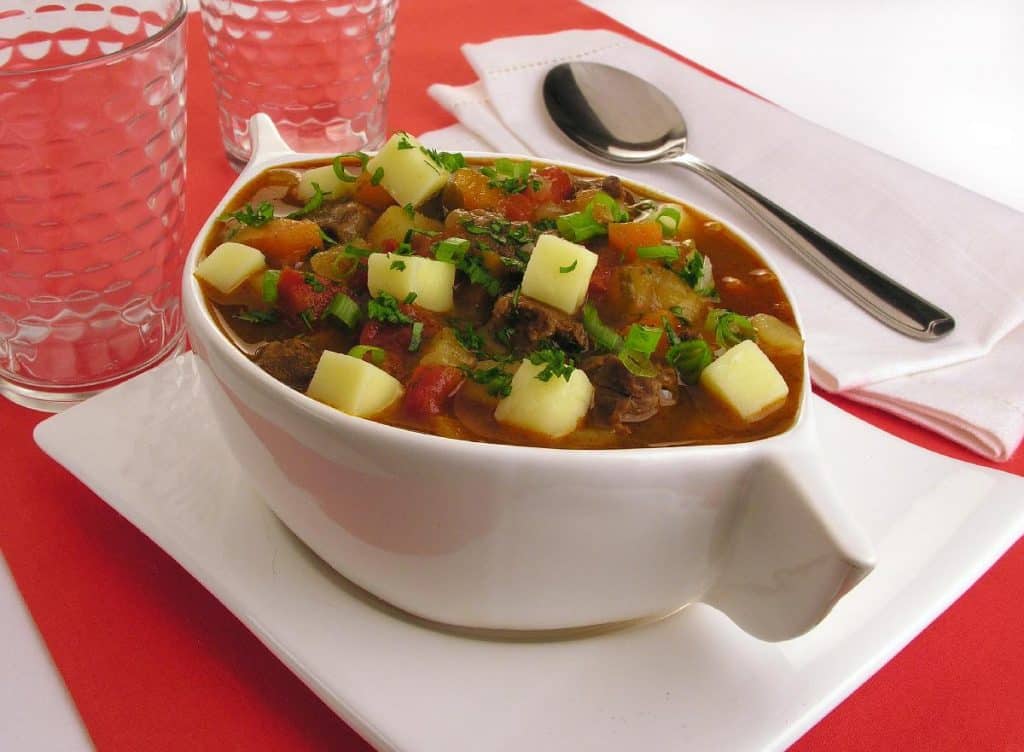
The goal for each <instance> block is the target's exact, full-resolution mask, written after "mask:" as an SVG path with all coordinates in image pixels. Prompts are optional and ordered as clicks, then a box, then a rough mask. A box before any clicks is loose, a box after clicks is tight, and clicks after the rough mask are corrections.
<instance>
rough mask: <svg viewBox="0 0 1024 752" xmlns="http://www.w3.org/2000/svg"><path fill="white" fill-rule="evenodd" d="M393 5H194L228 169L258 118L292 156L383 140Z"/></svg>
mask: <svg viewBox="0 0 1024 752" xmlns="http://www.w3.org/2000/svg"><path fill="white" fill-rule="evenodd" d="M397 6H398V1H397V0H356V2H346V1H345V0H201V2H200V7H201V9H202V16H203V29H204V30H205V33H206V40H207V43H208V45H209V50H210V65H211V66H212V68H213V82H214V87H215V88H216V90H217V100H218V108H219V111H220V131H221V137H222V138H223V140H224V149H225V151H226V152H227V155H228V160H229V161H230V162H231V163H232V165H234V167H235V168H236V169H241V167H242V166H243V165H244V164H245V163H246V161H248V159H249V154H250V141H249V118H250V117H252V116H253V115H255V114H256V113H257V112H265V113H266V114H267V115H269V116H270V118H271V119H272V120H273V121H274V123H275V124H276V125H277V128H278V130H279V131H280V132H281V136H282V137H283V138H284V140H285V141H286V142H287V143H288V145H289V146H291V147H292V148H293V149H295V150H296V151H301V152H309V151H317V152H332V151H333V152H347V151H355V150H357V149H361V148H364V147H366V148H374V147H376V146H379V145H380V144H381V143H382V142H383V140H384V121H385V117H386V115H387V95H388V86H389V84H390V79H389V74H388V64H389V62H390V59H391V42H392V40H393V39H394V36H395V11H396V9H397Z"/></svg>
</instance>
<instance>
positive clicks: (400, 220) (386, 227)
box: [366, 206, 444, 248]
mask: <svg viewBox="0 0 1024 752" xmlns="http://www.w3.org/2000/svg"><path fill="white" fill-rule="evenodd" d="M414 228H415V229H417V230H429V231H433V232H440V231H441V230H443V229H444V225H443V224H441V223H440V222H438V221H437V220H436V219H431V218H430V217H427V216H425V215H423V214H420V213H419V212H418V211H414V212H413V214H412V216H409V212H407V211H406V210H405V209H404V208H403V207H401V206H389V207H388V208H387V209H385V210H384V213H383V214H381V215H380V217H378V218H377V221H376V222H374V223H373V227H371V228H370V232H369V233H368V234H367V235H366V240H367V242H368V243H369V244H370V245H371V246H373V247H374V248H380V247H382V246H383V244H384V241H385V240H394V241H395V242H396V243H401V242H402V241H403V240H405V235H406V233H407V232H409V230H412V229H414Z"/></svg>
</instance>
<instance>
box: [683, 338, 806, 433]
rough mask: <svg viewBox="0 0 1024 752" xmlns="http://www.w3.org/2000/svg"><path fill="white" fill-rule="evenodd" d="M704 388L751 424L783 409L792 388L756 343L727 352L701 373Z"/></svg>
mask: <svg viewBox="0 0 1024 752" xmlns="http://www.w3.org/2000/svg"><path fill="white" fill-rule="evenodd" d="M700 385H701V386H702V387H704V388H705V389H707V390H708V392H710V393H711V394H712V395H714V396H715V397H716V398H718V399H719V400H721V401H722V402H724V403H725V404H726V405H728V406H729V407H731V408H732V409H733V410H735V411H736V414H737V415H739V416H740V417H741V418H742V419H743V420H745V421H747V422H748V423H750V422H753V421H755V420H759V419H760V418H763V417H764V416H766V415H768V414H769V413H771V412H772V411H774V410H776V409H777V408H779V407H781V406H782V403H783V402H784V401H785V399H786V395H787V394H789V387H788V386H787V385H786V381H785V379H783V378H782V374H780V373H779V371H778V369H776V368H775V365H774V364H773V363H772V362H771V361H770V360H768V356H767V355H765V354H764V353H763V352H762V351H761V348H760V347H758V346H757V344H756V343H755V342H754V341H753V340H749V339H748V340H744V341H743V342H740V343H739V344H738V345H734V346H733V347H730V348H729V349H728V350H726V351H725V353H724V354H723V355H721V356H720V357H719V358H718V359H717V360H715V361H713V362H712V363H711V365H709V366H708V367H707V368H705V369H704V370H703V371H702V372H701V374H700Z"/></svg>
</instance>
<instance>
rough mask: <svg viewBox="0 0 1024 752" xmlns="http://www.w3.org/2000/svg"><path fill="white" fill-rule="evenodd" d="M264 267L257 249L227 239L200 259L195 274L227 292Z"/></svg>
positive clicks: (264, 262) (265, 264)
mask: <svg viewBox="0 0 1024 752" xmlns="http://www.w3.org/2000/svg"><path fill="white" fill-rule="evenodd" d="M266 267H267V261H266V259H265V258H264V257H263V254H262V253H260V252H259V251H258V250H256V249H255V248H253V247H251V246H248V245H243V244H242V243H234V242H230V241H229V242H227V243H221V244H220V245H219V246H217V247H216V248H214V249H213V252H212V253H210V255H209V256H207V257H206V258H204V259H203V260H202V261H200V262H199V263H198V264H197V265H196V271H195V275H196V276H197V277H199V279H201V280H203V281H204V282H206V283H207V284H208V285H211V286H213V287H215V288H217V289H218V290H219V291H220V292H223V293H228V292H231V291H232V290H234V289H235V288H236V287H238V286H239V285H240V284H242V283H243V282H244V281H245V280H246V279H247V278H249V277H250V276H252V275H253V274H256V273H257V272H261V271H263V270H264V269H265V268H266Z"/></svg>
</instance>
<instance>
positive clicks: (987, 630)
mask: <svg viewBox="0 0 1024 752" xmlns="http://www.w3.org/2000/svg"><path fill="white" fill-rule="evenodd" d="M190 24H191V28H190V30H189V31H190V35H191V36H190V60H189V65H190V68H191V69H190V73H189V131H188V139H189V144H188V148H189V166H188V170H189V172H188V191H189V195H188V205H189V214H188V224H189V237H192V235H193V234H194V233H195V232H196V230H197V228H198V227H199V225H200V224H201V222H202V221H203V219H204V218H205V217H206V215H207V214H208V212H209V211H210V209H212V207H213V205H214V203H215V202H216V200H217V199H218V198H219V197H220V195H221V194H222V192H223V191H224V190H225V188H226V187H227V186H228V184H229V183H230V182H231V181H232V180H233V179H234V174H233V173H232V172H231V171H230V169H229V168H228V166H227V163H226V162H225V160H224V158H223V154H222V152H221V147H220V143H219V136H218V133H217V127H216V119H215V117H214V112H215V110H214V102H213V93H212V90H211V87H210V81H209V71H208V69H207V65H206V60H205V46H204V43H203V39H202V36H201V33H200V30H199V24H198V18H197V17H193V18H192V19H191V20H190ZM571 27H577V28H611V29H615V30H618V31H624V29H622V27H620V26H619V25H618V24H616V23H614V22H612V21H610V20H609V19H607V18H605V17H604V16H602V15H601V14H599V13H597V12H595V11H592V10H590V9H588V8H585V7H583V6H581V5H577V4H575V3H572V2H567V1H559V0H506V1H505V2H502V3H488V2H480V1H479V0H443V2H442V1H439V2H427V0H402V6H401V10H400V12H399V34H398V41H397V44H396V48H395V58H394V66H393V85H392V93H391V103H392V104H391V117H390V123H391V126H392V127H393V128H397V127H401V128H402V129H405V130H409V131H411V132H414V133H415V132H420V131H424V130H429V129H433V128H438V127H441V126H444V125H448V124H449V123H450V122H451V118H450V116H449V115H447V114H446V113H445V112H444V111H442V110H441V109H440V108H439V107H438V106H437V105H435V104H434V103H433V102H432V101H431V100H430V99H429V98H428V97H427V95H426V87H427V85H428V84H430V83H433V82H435V81H444V82H448V83H469V82H470V81H471V80H472V79H473V74H472V72H471V70H470V69H469V67H468V66H467V65H466V63H465V62H464V60H463V59H462V57H461V55H460V54H459V51H458V46H459V44H461V43H463V42H478V41H484V40H487V39H490V38H493V37H496V36H508V35H515V34H526V33H543V32H550V31H557V30H560V29H566V28H571ZM627 33H628V32H627ZM633 36H636V35H633ZM833 401H834V402H836V403H838V404H839V405H841V406H842V407H844V408H845V409H847V410H849V411H850V412H852V413H854V414H855V415H858V416H860V417H862V418H864V419H866V420H868V421H870V422H871V423H873V424H875V425H877V426H879V427H880V428H882V429H884V430H887V431H890V432H892V433H895V434H897V435H899V436H902V437H904V438H906V439H908V440H910V441H913V442H916V443H918V444H921V445H922V446H926V447H928V448H930V449H933V450H935V451H939V452H942V453H944V454H947V455H950V456H953V457H957V458H960V459H967V460H970V461H975V462H979V464H986V463H984V462H980V461H979V460H978V459H977V458H975V457H973V456H971V455H969V453H967V452H966V451H965V450H962V449H960V448H959V447H957V446H955V445H953V444H951V443H949V442H947V441H945V440H942V439H940V438H938V437H936V436H933V435H931V434H929V433H928V432H926V431H924V430H921V429H918V428H916V427H914V426H911V425H909V424H907V423H904V422H902V421H900V420H898V419H896V418H892V417H890V416H887V415H885V414H883V413H880V412H878V411H875V410H871V409H868V408H863V407H859V406H855V405H852V404H851V403H849V402H847V401H845V400H842V399H833ZM43 417H44V416H42V415H40V414H38V413H34V412H30V411H28V410H25V409H22V408H19V407H16V406H14V405H12V404H10V403H8V402H6V401H5V400H2V399H0V427H2V429H3V434H4V436H3V439H2V441H0V463H2V464H0V466H2V467H3V469H4V472H3V474H2V476H0V546H2V549H3V552H4V555H5V556H6V557H7V560H8V562H9V564H10V567H11V570H12V571H13V573H14V577H15V579H16V581H17V583H18V586H19V587H20V589H21V592H22V594H23V596H24V598H25V600H26V602H27V603H28V606H29V608H30V610H31V612H32V615H33V616H34V618H35V620H36V623H37V624H38V625H39V628H40V630H41V632H42V634H43V637H44V638H45V640H46V644H47V646H48V647H49V649H50V651H51V653H52V655H53V657H54V660H55V661H56V664H57V666H58V668H59V670H60V672H61V674H62V676H63V678H64V680H65V681H66V682H67V685H68V687H69V689H70V691H71V695H72V697H73V698H74V701H75V703H76V704H77V706H78V709H79V711H80V712H81V715H82V718H83V719H84V721H85V725H86V726H87V728H88V730H89V733H90V734H91V736H92V738H93V740H94V741H95V743H96V745H97V747H99V748H100V749H102V750H109V749H131V750H137V749H145V750H159V749H334V750H343V751H353V750H366V749H369V747H368V745H367V744H366V743H365V742H363V741H362V740H361V739H360V738H359V737H358V736H357V735H356V734H355V732H353V731H352V730H351V729H349V728H348V727H347V726H346V725H345V723H344V722H342V721H341V720H340V719H338V718H337V717H336V716H335V715H334V714H333V713H332V712H331V711H330V710H328V708H327V707H326V706H325V705H323V704H322V703H321V702H320V700H319V699H317V698H316V697H315V696H314V695H313V694H312V692H310V691H309V690H308V689H306V687H305V686H304V685H303V684H302V683H301V682H300V681H299V680H298V679H296V678H295V677H294V676H293V675H292V674H291V673H290V672H289V671H288V670H287V669H286V668H285V667H284V666H283V665H282V664H280V663H279V662H278V661H277V659H276V658H274V657H273V656H272V655H271V654H270V653H269V652H268V651H267V650H266V649H265V648H264V647H263V646H262V645H261V644H260V643H259V642H258V641H257V640H256V638H254V637H253V636H252V635H251V634H249V632H248V631H247V630H246V629H245V628H244V627H243V626H242V625H241V624H240V623H239V622H238V621H237V620H236V619H235V618H234V617H233V616H232V615H231V614H230V613H229V612H228V611H227V610H226V609H225V608H224V607H223V606H222V605H221V604H220V603H219V602H218V601H217V600H215V599H214V598H213V597H212V596H211V595H210V594H209V593H207V592H206V591H205V590H204V589H203V588H202V587H201V586H200V585H198V584H197V583H196V582H195V580H193V579H192V578H191V577H190V576H189V575H188V574H186V573H185V572H184V571H183V570H182V569H181V568H180V567H179V566H178V565H177V564H176V563H175V562H174V561H172V560H171V559H170V558H169V557H167V556H166V555H165V554H164V553H163V552H162V551H161V550H160V549H159V548H157V547H156V546H155V545H154V544H152V543H151V542H150V541H149V540H148V539H146V538H145V537H144V536H143V535H142V534H141V533H139V532H138V531H137V530H135V528H133V527H132V526H131V525H130V524H128V523H127V522H126V521H125V520H124V519H122V518H121V517H120V516H118V515H117V513H115V512H114V511H112V510H111V509H110V508H109V507H107V506H106V505H105V504H104V503H103V502H102V501H101V500H99V499H98V498H97V497H96V496H94V495H93V494H92V493H91V492H89V491H88V490H87V489H85V488H84V487H83V486H82V485H81V484H80V483H79V482H78V481H77V480H75V479H74V478H72V477H71V476H70V475H69V474H68V473H66V472H65V471H64V470H63V469H61V468H59V467H58V466H57V465H55V464H54V463H53V462H52V461H50V460H49V459H48V458H46V457H45V456H43V454H42V453H41V452H40V451H39V450H38V449H37V448H36V446H35V444H34V443H33V442H32V437H31V433H32V429H33V428H34V427H35V425H36V423H38V422H39V421H40V420H41V419H42V418H43ZM1001 467H1002V469H1004V470H1009V471H1010V472H1014V473H1017V474H1019V475H1024V451H1022V450H1018V452H1017V454H1016V455H1015V456H1014V458H1013V459H1012V460H1011V461H1010V462H1009V463H1007V464H1005V465H1002V466H1001ZM1022 503H1024V500H1022ZM1022 596H1024V545H1022V544H1020V543H1018V544H1017V545H1016V546H1015V547H1014V548H1013V549H1011V550H1010V552H1009V553H1008V554H1006V556H1004V557H1003V558H1002V560H1001V561H1000V562H998V563H997V564H996V565H995V566H994V567H993V568H992V569H991V570H990V571H989V572H988V574H986V575H985V576H984V577H983V578H982V579H981V580H980V581H979V582H978V583H977V584H976V585H975V586H974V587H973V588H972V589H971V590H970V591H969V592H968V593H967V594H966V595H964V596H963V597H962V598H961V599H960V600H959V601H958V602H957V603H955V604H954V605H953V606H952V607H951V608H950V609H949V610H948V611H947V612H946V613H945V614H943V615H942V616H941V617H940V618H939V619H938V620H937V621H936V622H935V623H934V624H932V625H931V626H930V627H929V628H928V629H926V630H925V631H924V633H923V634H922V635H921V636H920V637H918V638H917V639H916V640H914V642H913V643H911V644H910V646H909V647H907V648H906V649H905V650H903V651H902V652H901V653H900V654H899V655H898V656H896V658H895V659H893V661H891V662H890V663H889V664H888V665H887V666H886V667H884V668H883V669H882V670H881V671H879V672H878V674H877V675H876V676H875V677H873V678H872V679H871V680H870V681H868V682H867V683H866V684H865V685H864V686H863V687H862V688H860V689H859V690H858V691H857V692H855V693H854V694H853V696H852V697H850V698H849V699H848V700H847V701H846V702H844V703H843V704H842V705H841V706H840V707H839V708H837V709H836V710H835V711H833V712H832V713H831V714H830V715H829V716H828V717H826V718H825V719H824V720H823V721H822V722H821V723H820V724H818V726H817V727H815V728H814V729H813V730H812V731H811V732H809V733H808V734H807V735H806V736H805V737H804V738H803V739H802V740H800V742H799V743H797V744H796V745H795V749H797V750H805V751H809V750H818V749H822V750H823V749H835V748H839V749H845V750H851V749H863V750H877V749H897V748H899V749H904V750H908V749H917V750H944V749H949V750H952V749H958V750H960V749H1003V750H1009V749H1024V712H1022V710H1021V699H1022V694H1024V639H1022V638H1021V633H1020V627H1021V624H1022V623H1024V597H1022ZM738 712H742V709H738ZM679 742H680V743H679V747H680V748H683V747H685V744H686V742H685V739H680V740H679ZM566 748H567V749H571V748H572V742H571V739H566Z"/></svg>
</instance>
